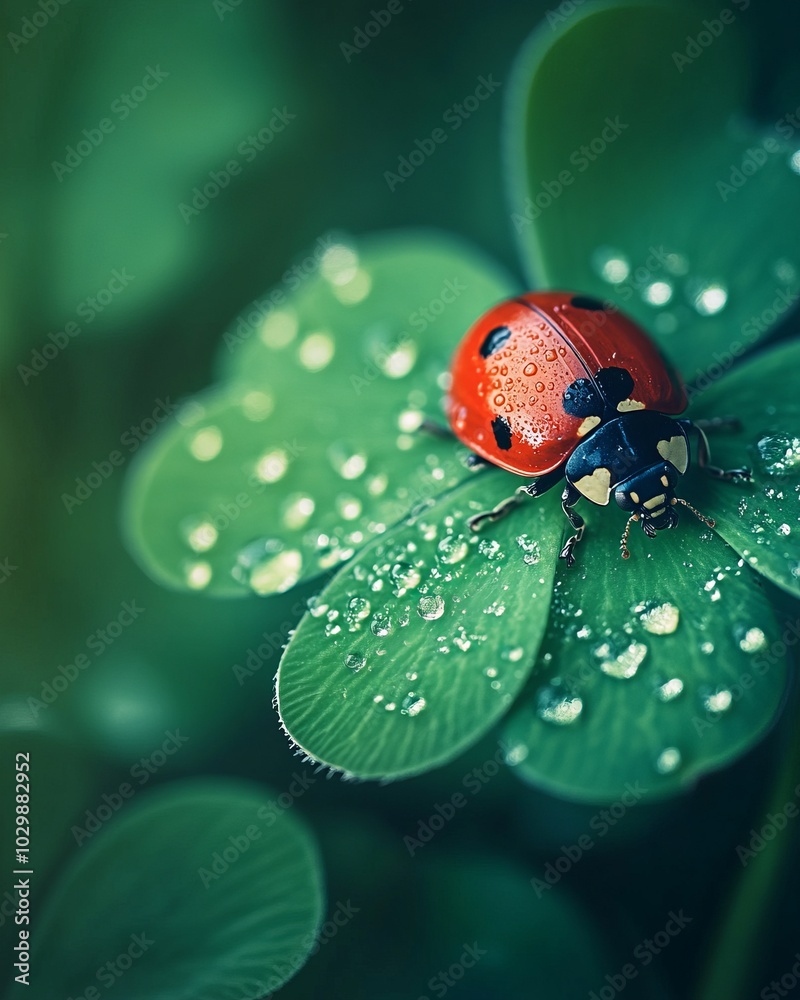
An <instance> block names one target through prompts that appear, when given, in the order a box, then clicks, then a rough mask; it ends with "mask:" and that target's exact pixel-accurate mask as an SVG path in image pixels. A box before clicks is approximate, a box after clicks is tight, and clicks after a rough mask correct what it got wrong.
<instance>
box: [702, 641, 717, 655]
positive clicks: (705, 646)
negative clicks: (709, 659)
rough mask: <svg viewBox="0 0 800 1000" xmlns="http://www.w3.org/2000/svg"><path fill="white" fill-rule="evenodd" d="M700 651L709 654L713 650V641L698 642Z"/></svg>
mask: <svg viewBox="0 0 800 1000" xmlns="http://www.w3.org/2000/svg"><path fill="white" fill-rule="evenodd" d="M700 652H701V653H705V654H706V656H710V655H711V653H713V652H714V643H713V642H702V643H700Z"/></svg>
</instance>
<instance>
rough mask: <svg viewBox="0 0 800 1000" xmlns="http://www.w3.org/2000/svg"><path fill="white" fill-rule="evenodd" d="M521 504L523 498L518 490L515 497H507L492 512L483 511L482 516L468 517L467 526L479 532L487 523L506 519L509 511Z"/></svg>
mask: <svg viewBox="0 0 800 1000" xmlns="http://www.w3.org/2000/svg"><path fill="white" fill-rule="evenodd" d="M521 503H522V497H521V496H520V491H519V490H517V492H516V493H515V494H514V495H513V496H510V497H506V499H505V500H501V501H500V503H499V504H498V505H497V506H496V507H493V508H492V509H491V510H483V511H481V512H480V514H473V515H472V517H468V518H467V526H468V527H469V528H470V529H471V530H472V531H479V530H480V527H481V525H482V524H483V523H484V522H485V521H499V520H500V518H501V517H505V515H506V514H508V513H509V511H512V510H513V509H514V508H515V507H517V506H519V504H521Z"/></svg>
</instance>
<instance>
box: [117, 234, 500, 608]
mask: <svg viewBox="0 0 800 1000" xmlns="http://www.w3.org/2000/svg"><path fill="white" fill-rule="evenodd" d="M308 259H309V260H310V261H311V263H310V264H309V265H308V273H306V270H304V267H305V265H304V264H302V263H301V265H299V266H300V268H301V272H300V276H299V277H298V274H296V273H294V272H289V276H288V277H287V279H286V281H285V283H284V284H283V285H281V286H279V287H278V288H277V289H275V290H274V292H273V293H272V296H271V297H270V296H266V297H265V298H264V300H262V301H261V302H257V303H255V304H254V306H253V307H251V308H250V309H249V310H246V311H245V313H244V314H243V315H242V316H241V317H240V319H239V320H238V321H237V322H235V323H234V324H233V326H232V327H231V329H230V330H229V332H228V333H227V334H226V336H225V345H226V347H227V348H228V349H229V353H227V356H226V357H225V360H224V363H223V364H222V366H221V367H222V374H223V375H224V376H228V377H231V378H235V379H236V381H235V382H232V383H229V384H226V385H225V386H223V387H221V388H216V389H212V390H210V391H209V392H207V393H206V394H204V395H201V396H199V397H197V398H196V399H194V400H192V401H190V402H189V403H187V404H186V405H185V406H184V407H183V408H182V410H181V411H180V412H179V413H178V414H177V419H176V420H175V421H174V422H173V423H172V424H171V425H170V426H169V427H167V428H166V429H165V430H164V431H162V432H161V433H160V434H159V435H158V436H157V438H156V439H155V440H154V441H153V443H152V444H150V445H149V446H148V447H146V448H144V449H143V450H142V453H141V455H140V456H137V460H136V463H135V467H134V468H132V470H131V475H130V476H129V479H128V483H127V497H126V511H125V522H126V534H127V540H128V544H129V546H130V548H131V551H132V552H133V553H134V554H135V555H136V556H137V558H138V559H139V560H140V562H141V564H142V566H143V567H144V568H145V569H146V570H147V571H148V572H149V573H150V574H151V575H152V576H154V577H155V578H156V579H157V580H159V581H161V582H162V583H166V584H168V585H169V586H172V587H180V588H187V587H188V588H194V589H202V588H204V589H206V590H207V591H208V592H209V593H213V594H216V595H243V594H248V593H253V592H255V593H257V594H270V593H274V592H276V591H283V590H287V589H289V588H290V587H291V586H292V585H293V584H294V583H295V582H297V581H298V580H302V579H305V578H310V577H313V576H316V575H318V574H319V573H321V572H324V571H325V570H328V569H330V568H331V567H333V566H336V565H338V564H339V563H340V562H341V561H343V560H345V559H347V558H349V557H350V556H351V555H352V554H353V552H354V551H355V550H356V549H358V548H359V547H360V546H361V545H362V544H363V543H364V542H366V541H368V540H369V539H370V538H371V537H373V536H374V535H377V534H380V532H381V531H383V530H384V529H385V528H386V527H387V526H389V525H391V524H393V523H396V522H397V521H398V520H399V519H400V518H401V517H403V516H405V514H407V513H408V511H409V510H410V509H411V507H412V506H413V505H414V504H415V503H418V502H420V501H421V500H424V499H426V498H428V497H430V496H432V495H435V494H437V493H440V492H442V491H443V490H446V489H448V488H449V487H451V486H453V485H454V484H455V483H457V482H459V481H460V480H461V479H463V478H464V477H465V476H466V475H467V472H466V469H465V467H464V465H463V463H462V462H461V461H459V459H458V458H457V457H456V456H457V453H456V450H455V449H454V448H453V445H452V442H451V441H450V440H448V439H446V438H445V439H443V438H440V437H437V436H435V435H433V434H430V433H428V432H417V430H416V428H417V427H418V424H419V421H420V419H421V417H422V415H423V413H429V414H432V415H434V416H435V417H436V418H438V420H440V421H443V416H442V413H441V409H440V397H441V395H442V388H441V387H442V386H443V385H445V383H444V381H443V373H445V372H446V370H447V368H448V364H449V359H450V354H451V351H452V349H453V348H454V346H455V345H456V343H457V342H458V340H459V339H460V337H461V336H462V335H463V333H464V332H465V330H466V329H467V327H468V326H469V325H470V324H471V323H472V322H473V321H474V320H475V318H476V317H477V316H479V315H480V313H481V312H482V311H483V310H484V309H485V308H486V307H487V306H489V305H490V304H492V303H493V302H495V301H496V300H498V299H501V298H503V297H504V296H506V295H508V294H510V284H509V282H508V281H507V280H506V279H505V278H504V277H503V276H501V275H500V273H499V272H498V271H497V269H496V268H495V267H494V266H493V265H491V264H490V263H489V262H487V261H486V260H485V259H484V258H482V257H480V256H478V255H476V254H474V253H472V252H471V251H468V250H465V249H464V248H463V246H462V245H461V244H460V243H458V242H455V241H453V240H450V239H445V238H442V237H435V236H431V235H424V234H404V235H390V236H383V237H374V238H372V239H370V240H365V241H364V243H363V245H362V246H359V247H358V248H356V247H355V246H354V245H352V244H350V243H348V244H345V243H342V242H336V241H334V240H333V239H332V238H331V239H328V240H321V241H320V243H319V245H318V247H317V250H316V251H315V254H312V255H311V257H310V258H308ZM276 304H277V305H276Z"/></svg>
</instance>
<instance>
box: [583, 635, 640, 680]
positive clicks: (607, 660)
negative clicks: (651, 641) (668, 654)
mask: <svg viewBox="0 0 800 1000" xmlns="http://www.w3.org/2000/svg"><path fill="white" fill-rule="evenodd" d="M593 652H594V655H595V656H596V657H597V658H598V659H599V660H600V669H601V670H602V671H603V673H604V674H607V675H608V676H609V677H616V678H617V679H618V680H629V679H630V678H631V677H633V676H634V675H635V674H636V672H637V670H638V669H639V667H640V666H641V663H642V660H644V658H645V656H647V646H645V644H644V643H643V642H628V639H627V636H625V637H621V638H618V639H609V640H607V641H606V642H603V643H601V644H600V645H599V646H596V647H595V648H594V650H593Z"/></svg>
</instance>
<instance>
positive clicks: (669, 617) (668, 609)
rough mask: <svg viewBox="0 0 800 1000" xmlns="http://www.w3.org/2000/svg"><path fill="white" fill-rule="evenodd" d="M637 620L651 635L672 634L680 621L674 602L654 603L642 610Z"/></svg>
mask: <svg viewBox="0 0 800 1000" xmlns="http://www.w3.org/2000/svg"><path fill="white" fill-rule="evenodd" d="M639 620H640V621H641V623H642V625H643V626H644V627H645V629H646V630H647V631H648V632H650V633H651V634H652V635H672V633H673V632H674V631H675V629H676V628H677V627H678V622H679V621H680V611H679V610H678V609H677V608H676V607H675V605H674V604H656V605H654V606H652V607H649V608H648V609H647V610H646V611H644V612H643V613H642V614H641V615H640V618H639Z"/></svg>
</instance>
